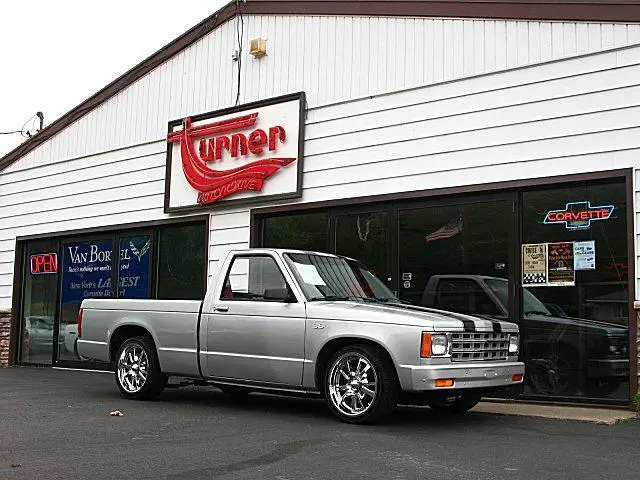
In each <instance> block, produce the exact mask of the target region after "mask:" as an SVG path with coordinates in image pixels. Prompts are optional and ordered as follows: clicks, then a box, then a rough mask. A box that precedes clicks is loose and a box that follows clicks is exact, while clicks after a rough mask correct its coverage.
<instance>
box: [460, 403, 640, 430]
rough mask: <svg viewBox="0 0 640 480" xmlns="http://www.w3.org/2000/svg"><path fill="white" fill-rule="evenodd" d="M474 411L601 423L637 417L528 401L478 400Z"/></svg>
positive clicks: (619, 412) (625, 413) (614, 411)
mask: <svg viewBox="0 0 640 480" xmlns="http://www.w3.org/2000/svg"><path fill="white" fill-rule="evenodd" d="M471 411H472V412H474V413H485V414H492V415H516V416H522V417H538V418H546V419H553V420H573V421H579V422H591V423H597V424H601V425H615V424H616V423H619V422H624V421H631V420H633V419H635V418H638V415H637V413H636V412H633V411H630V410H619V409H613V408H592V407H574V406H564V405H563V406H557V405H537V404H530V403H496V402H480V403H479V404H478V405H477V406H476V407H475V408H473V410H471Z"/></svg>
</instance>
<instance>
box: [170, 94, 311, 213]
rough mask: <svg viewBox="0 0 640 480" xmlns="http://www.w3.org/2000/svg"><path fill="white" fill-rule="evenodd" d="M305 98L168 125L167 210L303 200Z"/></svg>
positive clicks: (268, 102) (289, 97)
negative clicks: (287, 199) (268, 200)
mask: <svg viewBox="0 0 640 480" xmlns="http://www.w3.org/2000/svg"><path fill="white" fill-rule="evenodd" d="M303 108H304V94H303V93H299V94H295V95H287V96H285V97H279V98H274V99H271V100H265V101H263V102H256V103H252V104H247V105H243V106H240V107H236V108H231V109H227V110H221V111H217V112H212V113H209V114H204V115H195V116H191V117H186V118H183V119H181V120H175V121H172V122H170V123H169V133H168V135H167V142H168V143H167V177H166V183H167V188H166V195H165V210H166V211H176V210H184V209H193V208H199V207H202V206H215V205H222V204H224V205H227V204H229V203H232V202H233V203H238V202H245V203H246V202H257V201H264V200H265V199H268V198H271V199H274V198H279V199H283V198H295V197H299V196H300V195H301V188H302V185H301V175H302V166H301V163H302V138H303V132H302V129H303V121H302V115H303V111H304V110H303Z"/></svg>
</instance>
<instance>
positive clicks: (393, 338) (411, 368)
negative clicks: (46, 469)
mask: <svg viewBox="0 0 640 480" xmlns="http://www.w3.org/2000/svg"><path fill="white" fill-rule="evenodd" d="M219 267H220V268H219V269H218V271H217V272H213V276H212V278H211V280H210V284H209V289H208V291H207V294H206V296H205V299H204V301H202V302H200V301H181V300H125V299H112V300H99V299H88V300H85V301H84V302H83V303H82V308H81V310H80V313H79V318H78V323H79V325H78V353H79V354H80V355H81V356H82V357H83V358H88V359H94V360H99V361H105V362H111V363H112V365H113V366H114V369H115V377H116V383H117V385H118V388H119V390H120V392H121V394H122V395H123V396H124V397H125V398H128V399H135V400H143V399H151V398H154V397H156V396H157V395H159V394H160V393H161V392H162V390H163V389H164V388H165V386H166V385H167V380H168V378H169V376H172V375H173V376H178V377H186V378H188V379H191V381H192V382H193V383H194V384H196V385H214V386H217V387H219V388H220V389H222V390H223V391H224V392H226V393H228V394H230V395H232V396H235V397H239V398H241V397H242V396H244V395H247V394H248V393H250V392H252V391H262V392H273V393H278V392H280V393H294V394H303V395H323V396H324V397H325V398H326V400H327V403H328V405H329V407H330V408H331V410H332V411H333V413H334V414H335V415H336V416H337V417H338V418H339V419H340V420H342V421H345V422H350V423H374V422H379V421H382V420H383V419H384V418H386V417H387V416H388V415H389V414H390V413H391V412H392V411H393V410H394V409H395V407H396V405H397V403H398V401H399V399H400V397H401V395H402V396H403V397H406V398H408V399H413V400H416V399H418V401H420V402H422V403H423V404H428V405H430V406H431V407H433V408H434V409H439V410H443V411H450V412H464V411H467V410H468V409H470V408H472V407H473V406H474V405H475V404H476V403H477V402H478V401H479V400H480V398H481V396H483V395H486V394H489V393H491V392H494V391H495V390H499V389H504V388H505V387H510V386H513V385H515V384H519V383H522V381H523V376H524V364H523V363H521V362H519V361H518V346H519V336H518V327H517V325H515V324H513V323H508V322H504V321H499V320H493V321H492V320H486V319H481V318H476V317H472V316H467V315H461V314H457V313H450V312H445V311H440V310H435V309H430V308H424V307H417V306H413V305H409V304H405V303H402V302H401V301H399V300H398V299H397V298H396V297H395V296H394V295H393V293H392V292H391V291H390V290H389V289H388V288H387V287H386V286H385V285H384V284H383V283H382V282H381V281H380V280H378V279H377V278H376V277H375V276H374V275H373V274H372V273H371V272H369V271H368V270H367V269H366V268H365V267H364V266H362V265H361V264H359V263H358V262H357V261H355V260H352V259H349V258H344V257H339V256H335V255H328V254H323V253H315V252H303V251H290V250H274V249H248V250H236V251H230V252H229V253H228V254H227V256H226V258H224V259H223V260H221V261H220V264H219Z"/></svg>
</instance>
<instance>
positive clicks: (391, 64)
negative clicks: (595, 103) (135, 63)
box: [8, 15, 640, 171]
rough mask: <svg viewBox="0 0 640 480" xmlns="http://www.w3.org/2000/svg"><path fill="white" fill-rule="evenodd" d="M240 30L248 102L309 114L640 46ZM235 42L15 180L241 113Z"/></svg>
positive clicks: (432, 32) (589, 40)
mask: <svg viewBox="0 0 640 480" xmlns="http://www.w3.org/2000/svg"><path fill="white" fill-rule="evenodd" d="M244 28H245V41H244V43H245V45H244V48H245V52H244V53H243V63H242V65H243V69H242V72H241V78H242V82H241V83H242V87H241V96H240V98H241V101H242V102H243V103H244V102H248V101H252V100H257V99H262V98H268V97H272V96H276V95H280V94H284V93H289V92H294V91H300V90H304V91H306V93H307V100H308V104H309V107H311V108H314V107H317V106H320V105H324V104H327V103H332V102H335V101H341V100H348V99H353V98H357V97H364V96H368V95H374V94H378V93H381V92H387V91H396V90H400V89H404V88H409V87H415V86H419V85H427V84H432V83H437V82H442V81H445V80H451V79H455V78H462V77H465V76H470V75H476V74H479V73H486V72H493V71H500V70H505V69H508V68H512V67H516V66H523V65H528V64H533V63H539V62H545V61H548V60H552V59H558V58H563V57H568V56H574V55H578V54H583V53H587V52H597V51H600V50H603V49H609V48H613V47H616V46H623V45H627V44H631V43H635V42H640V25H638V24H615V25H614V24H607V23H577V22H534V21H515V20H511V21H501V20H473V19H468V20H467V19H465V20H462V19H432V18H397V17H393V18H387V17H332V16H331V17H328V16H273V15H264V16H263V15H249V16H245V27H244ZM256 37H263V38H267V40H268V52H269V53H268V55H267V56H266V57H264V58H262V59H259V60H257V59H254V58H253V57H251V56H250V55H249V54H248V48H247V46H248V43H249V40H250V39H253V38H256ZM235 42H236V35H235V24H234V22H233V21H232V22H228V23H225V24H223V25H222V26H220V27H219V28H218V29H216V30H215V31H213V32H211V33H210V34H208V35H206V36H205V37H203V38H202V39H200V40H199V41H198V42H196V43H194V44H193V45H191V46H190V47H188V48H186V49H185V50H183V51H182V52H180V53H179V54H177V55H176V56H175V57H173V58H172V59H171V60H169V61H167V62H165V63H164V64H163V65H161V66H159V67H158V68H156V69H155V70H153V71H152V72H150V73H149V74H148V75H146V76H145V77H143V78H141V79H140V80H138V81H137V82H136V83H134V84H133V85H131V86H130V87H128V88H127V89H125V90H123V91H122V92H120V93H119V94H118V95H116V96H115V97H113V98H111V99H110V100H108V101H107V102H105V103H104V104H102V105H101V106H99V107H98V108H96V109H94V110H93V111H91V112H90V113H89V114H87V115H86V116H85V117H83V118H81V119H80V120H78V121H77V122H75V123H74V124H73V125H71V126H69V127H68V128H67V129H65V130H64V131H63V132H60V133H59V134H58V135H56V136H55V137H54V138H53V139H51V140H50V141H49V142H47V143H46V144H44V145H42V146H40V147H39V148H37V149H35V150H34V151H32V152H31V153H29V154H27V155H25V157H23V158H22V159H21V160H20V161H18V162H16V163H15V164H14V165H12V166H11V167H9V169H8V171H17V170H20V169H23V168H30V167H34V166H37V165H47V164H50V163H55V162H58V161H61V160H67V159H72V158H77V157H82V156H86V155H89V154H95V153H99V152H104V151H109V150H112V149H114V148H122V147H124V146H132V145H137V144H140V143H145V142H150V141H157V140H159V139H161V138H163V137H164V135H165V134H166V130H167V126H166V125H167V121H168V120H171V119H176V118H180V117H183V116H186V115H191V114H195V113H201V112H206V111H212V110H216V109H219V108H224V107H228V106H231V105H233V104H234V102H235V96H236V95H235V92H236V81H237V80H236V79H237V64H236V63H234V62H233V61H232V60H231V54H232V53H233V51H234V50H235V49H236V46H235Z"/></svg>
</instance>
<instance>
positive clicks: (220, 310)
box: [213, 307, 229, 312]
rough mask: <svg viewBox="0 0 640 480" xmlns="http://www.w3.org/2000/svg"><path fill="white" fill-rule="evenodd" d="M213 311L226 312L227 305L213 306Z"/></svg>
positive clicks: (227, 309)
mask: <svg viewBox="0 0 640 480" xmlns="http://www.w3.org/2000/svg"><path fill="white" fill-rule="evenodd" d="M213 311H214V312H228V311H229V307H213Z"/></svg>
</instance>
